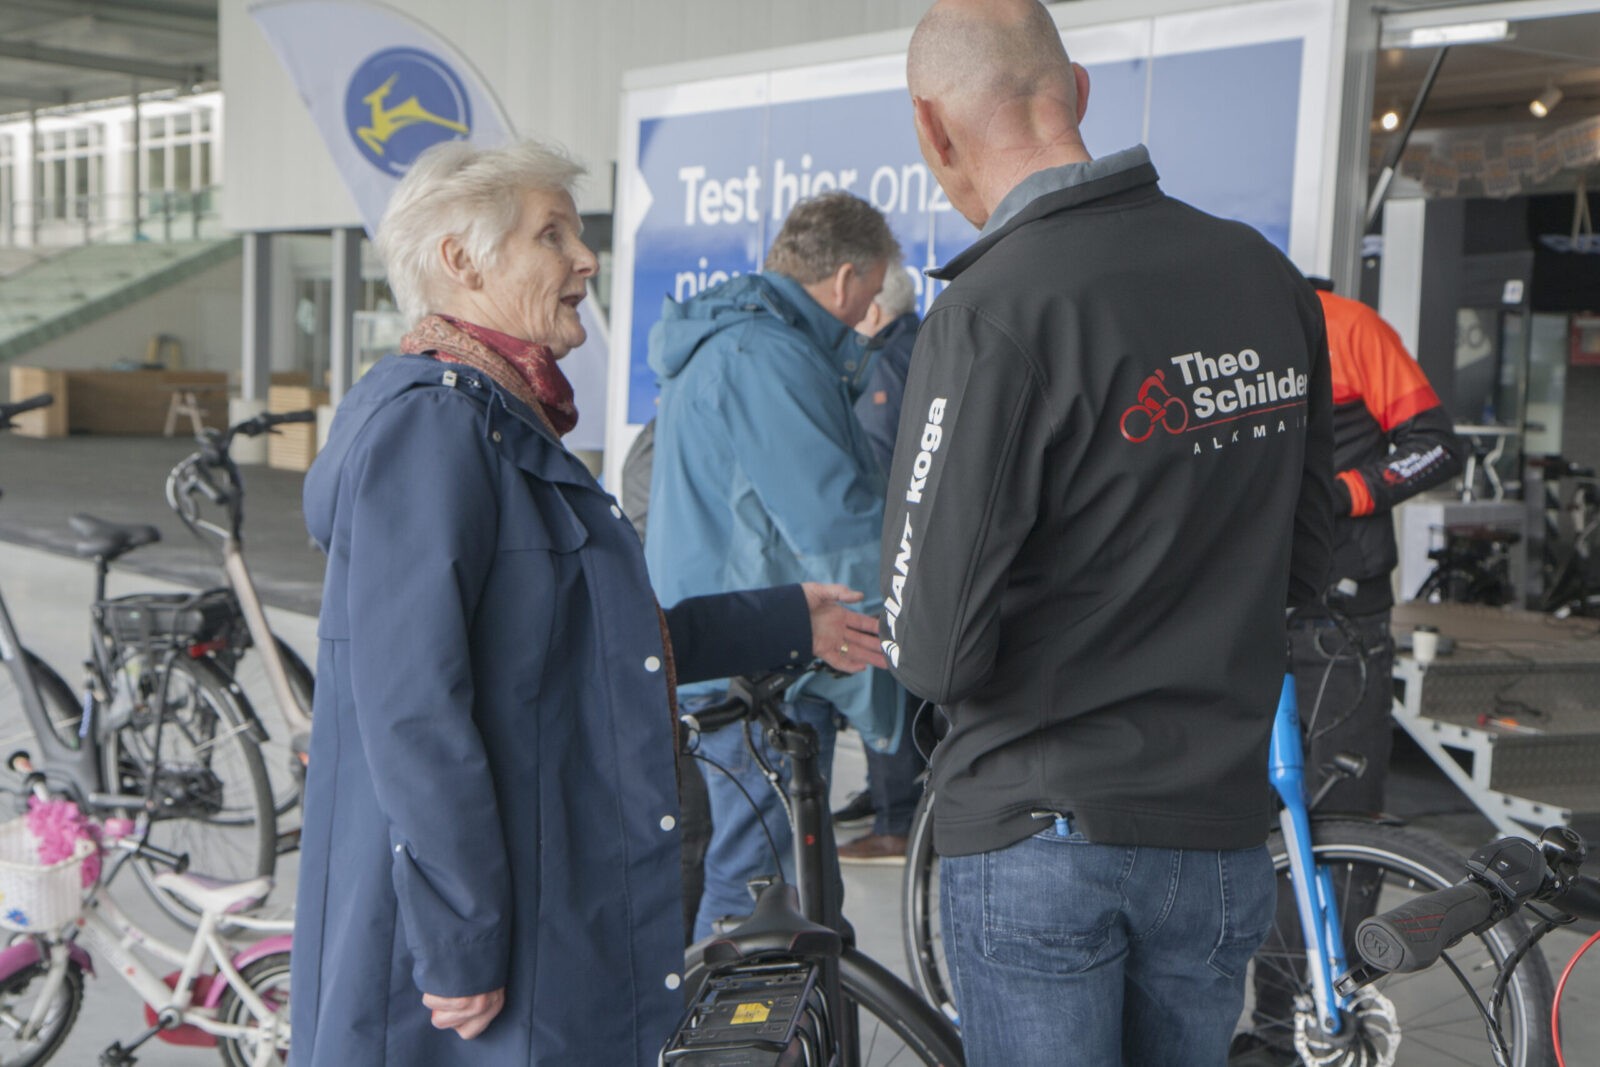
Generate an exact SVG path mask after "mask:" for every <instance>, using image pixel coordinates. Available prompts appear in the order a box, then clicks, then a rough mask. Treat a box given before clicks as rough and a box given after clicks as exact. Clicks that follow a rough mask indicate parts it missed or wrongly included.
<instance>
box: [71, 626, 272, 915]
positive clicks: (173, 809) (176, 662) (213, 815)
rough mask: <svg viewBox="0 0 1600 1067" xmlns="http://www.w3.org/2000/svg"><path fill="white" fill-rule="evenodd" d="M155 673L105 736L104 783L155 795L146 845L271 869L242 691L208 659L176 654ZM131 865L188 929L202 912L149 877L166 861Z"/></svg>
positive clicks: (235, 866)
mask: <svg viewBox="0 0 1600 1067" xmlns="http://www.w3.org/2000/svg"><path fill="white" fill-rule="evenodd" d="M155 673H156V675H157V677H156V678H155V679H154V681H153V683H152V686H151V691H150V700H149V701H148V703H146V704H144V705H142V706H141V707H140V708H138V709H136V710H135V711H134V713H133V715H132V717H131V718H130V719H129V721H128V722H127V724H126V725H124V726H122V727H121V728H120V729H118V730H117V731H116V732H114V733H113V734H111V735H110V737H108V738H107V739H106V741H105V742H104V753H103V756H104V759H105V773H106V780H107V782H108V783H110V784H111V787H112V789H113V790H115V791H116V792H118V793H123V794H126V795H131V796H141V797H145V796H147V797H149V798H151V799H152V800H153V801H154V808H155V811H154V814H153V818H152V823H151V829H150V843H151V844H153V845H157V846H159V847H161V848H164V849H166V850H168V851H170V852H178V853H187V854H188V856H189V861H190V866H191V868H192V869H193V870H194V871H196V872H198V873H201V874H206V875H210V876H212V877H215V878H226V879H230V880H237V879H243V878H255V877H257V876H260V875H270V874H271V873H272V872H273V869H274V867H275V865H276V863H277V833H278V823H277V816H276V813H275V811H274V808H273V803H272V789H271V787H270V785H269V784H268V781H267V770H266V767H265V765H264V764H263V762H262V759H261V748H260V746H259V745H258V744H257V743H256V740H255V738H254V736H252V734H251V732H250V725H251V723H252V721H253V716H252V714H251V712H250V711H249V706H248V704H246V703H245V702H244V697H243V694H242V693H241V692H239V690H238V687H237V686H234V685H232V684H231V683H230V682H229V681H228V680H227V676H226V675H224V674H223V673H222V672H221V671H220V670H219V669H218V668H217V667H216V666H214V665H213V664H212V663H211V662H210V661H208V660H204V659H190V658H189V657H187V656H182V655H180V656H178V657H177V658H175V659H173V660H171V661H170V664H169V665H168V666H167V667H166V668H165V669H164V670H163V669H158V670H157V671H156V672H155ZM163 689H164V690H165V696H164V698H163V697H162V696H161V693H162V691H163ZM133 863H134V869H135V870H137V871H138V872H139V877H140V880H141V881H143V882H144V884H145V887H146V888H147V889H149V890H150V893H151V896H153V897H154V898H155V900H156V903H157V904H159V905H160V906H161V908H162V910H163V911H165V912H167V914H169V915H171V916H172V917H173V918H174V919H176V920H178V921H179V922H181V923H184V924H185V925H191V926H192V925H193V924H194V921H195V919H196V918H198V913H196V912H195V911H193V910H192V909H191V908H190V907H189V906H188V905H187V904H185V903H183V902H182V901H180V900H178V899H177V898H175V897H173V896H171V895H170V894H168V893H166V892H164V891H162V890H159V889H157V888H156V887H155V885H154V883H153V882H152V876H153V875H154V874H156V873H158V872H159V871H160V870H161V868H160V867H158V866H156V865H154V864H153V863H151V862H150V861H147V860H143V859H136V860H134V861H133Z"/></svg>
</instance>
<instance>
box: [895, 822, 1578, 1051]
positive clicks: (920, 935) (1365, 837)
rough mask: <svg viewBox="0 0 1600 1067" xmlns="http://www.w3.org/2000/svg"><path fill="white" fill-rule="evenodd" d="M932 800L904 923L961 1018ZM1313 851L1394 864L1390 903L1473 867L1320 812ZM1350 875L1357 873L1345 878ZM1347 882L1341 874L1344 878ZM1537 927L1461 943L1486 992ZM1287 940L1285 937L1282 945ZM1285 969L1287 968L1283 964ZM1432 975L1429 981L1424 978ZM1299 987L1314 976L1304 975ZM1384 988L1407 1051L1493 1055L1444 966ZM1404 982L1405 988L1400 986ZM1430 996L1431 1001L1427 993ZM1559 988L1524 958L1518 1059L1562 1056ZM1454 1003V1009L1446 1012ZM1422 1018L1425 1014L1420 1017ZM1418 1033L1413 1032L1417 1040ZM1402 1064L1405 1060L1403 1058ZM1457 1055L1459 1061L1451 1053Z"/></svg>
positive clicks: (927, 985)
mask: <svg viewBox="0 0 1600 1067" xmlns="http://www.w3.org/2000/svg"><path fill="white" fill-rule="evenodd" d="M932 800H933V794H932V792H931V791H930V792H929V793H927V794H926V795H925V796H924V797H923V801H922V804H921V805H920V806H919V807H918V809H917V813H916V816H915V817H914V820H913V822H912V830H911V837H910V839H909V841H908V843H907V847H906V870H905V875H904V881H903V883H902V899H903V903H904V906H905V912H904V917H903V919H902V928H903V932H904V939H905V948H906V963H907V967H908V968H909V972H910V974H911V979H912V981H911V984H912V986H913V987H914V988H915V989H916V990H917V992H918V993H919V994H920V995H921V996H922V997H923V998H924V999H926V1000H927V1001H928V1002H929V1003H930V1004H931V1005H933V1006H934V1007H935V1008H937V1009H938V1010H939V1011H940V1012H941V1013H942V1014H944V1015H945V1016H946V1017H947V1018H949V1019H951V1020H952V1021H953V1022H956V1023H958V1024H959V1018H960V1017H959V1013H958V1011H957V1009H956V1006H955V998H954V995H953V992H952V984H951V982H950V979H949V973H948V971H947V970H946V969H945V963H944V956H943V951H942V948H941V935H940V931H939V922H938V891H937V882H938V857H937V856H936V855H934V852H933V834H932V817H931V810H932ZM1312 839H1313V844H1312V852H1313V854H1314V855H1315V857H1316V860H1317V862H1318V863H1319V864H1328V865H1332V866H1335V867H1338V866H1340V865H1341V864H1342V865H1345V866H1349V865H1350V864H1352V863H1354V862H1356V861H1361V862H1363V863H1367V864H1372V865H1375V866H1379V867H1381V868H1382V869H1383V870H1384V874H1385V881H1384V890H1383V895H1382V896H1381V897H1380V905H1379V906H1380V908H1388V907H1392V906H1394V904H1395V903H1398V902H1399V899H1401V897H1402V895H1403V894H1407V893H1410V892H1426V891H1429V890H1432V889H1437V888H1441V887H1443V886H1446V885H1453V884H1455V883H1456V882H1458V881H1460V879H1461V878H1462V877H1463V876H1464V875H1465V873H1466V868H1465V866H1464V863H1463V860H1462V858H1461V857H1460V856H1458V855H1456V854H1455V853H1454V852H1452V851H1451V850H1450V848H1449V847H1448V846H1447V845H1445V844H1444V843H1443V842H1441V841H1439V840H1438V839H1437V838H1435V837H1433V836H1432V835H1431V834H1425V833H1422V832H1420V831H1417V830H1414V829H1406V828H1402V827H1399V826H1393V825H1387V824H1381V823H1370V822H1361V821H1356V820H1347V819H1337V820H1335V819H1329V820H1318V821H1316V822H1314V823H1313V824H1312ZM1271 845H1272V852H1273V864H1274V867H1275V869H1276V870H1277V871H1278V876H1279V877H1280V878H1287V877H1288V858H1287V855H1286V854H1285V853H1284V851H1283V846H1282V842H1281V840H1280V838H1279V837H1278V835H1276V834H1274V835H1273V838H1272V842H1271ZM1345 881H1346V882H1347V881H1348V880H1347V879H1346V880H1345ZM1337 882H1338V880H1337V879H1336V883H1337ZM1526 933H1527V925H1526V924H1525V923H1524V922H1523V921H1522V920H1521V919H1519V918H1516V917H1512V918H1510V919H1507V920H1506V921H1505V922H1502V923H1500V924H1499V925H1498V926H1495V927H1494V928H1492V929H1491V930H1489V931H1487V932H1486V933H1485V934H1483V935H1481V936H1479V937H1476V938H1469V939H1468V940H1467V941H1463V942H1462V945H1461V946H1458V947H1457V948H1456V949H1453V950H1452V954H1453V955H1456V956H1458V957H1459V956H1463V955H1464V956H1467V957H1469V958H1468V959H1467V961H1466V966H1465V968H1464V969H1465V970H1466V971H1467V973H1468V974H1476V975H1477V976H1478V977H1479V978H1480V988H1479V992H1480V996H1486V992H1485V990H1486V988H1487V986H1488V985H1489V984H1490V983H1491V982H1492V980H1493V978H1494V973H1495V972H1494V969H1493V968H1490V969H1488V970H1482V969H1476V968H1475V967H1474V963H1482V962H1485V961H1488V960H1492V961H1494V962H1495V963H1498V962H1499V961H1501V960H1503V959H1504V958H1505V956H1506V954H1507V953H1508V952H1510V951H1511V950H1512V949H1513V948H1514V947H1515V946H1516V945H1517V944H1518V943H1519V942H1520V941H1521V939H1522V937H1524V936H1525V935H1526ZM1275 937H1276V935H1271V936H1269V939H1268V943H1267V944H1266V945H1263V946H1262V949H1261V950H1260V951H1259V952H1258V953H1257V958H1256V960H1253V961H1252V962H1251V966H1250V973H1249V976H1248V977H1247V980H1246V989H1247V990H1249V991H1250V995H1252V996H1253V991H1254V987H1255V981H1254V975H1255V971H1256V968H1257V967H1258V966H1260V965H1261V963H1260V962H1259V961H1261V960H1262V959H1269V960H1270V959H1271V958H1272V956H1273V953H1274V951H1278V952H1279V954H1280V955H1281V954H1282V952H1281V948H1279V949H1276V950H1275V947H1274V944H1273V942H1274V938H1275ZM1279 944H1280V945H1281V942H1280V943H1279ZM1277 969H1278V971H1279V973H1283V969H1282V968H1281V967H1278V968H1277ZM1424 978H1426V982H1424V981H1422V979H1424ZM1295 984H1296V987H1297V991H1299V988H1298V987H1299V986H1301V985H1303V984H1304V983H1301V982H1299V981H1298V980H1297V981H1296V983H1295ZM1374 986H1375V987H1376V988H1377V989H1378V990H1379V992H1381V993H1383V994H1384V995H1385V996H1390V997H1391V999H1393V996H1392V995H1391V991H1396V992H1397V993H1398V989H1404V990H1405V992H1404V993H1400V994H1398V995H1400V996H1401V1000H1400V1002H1399V1004H1398V1005H1397V1011H1399V1012H1400V1016H1399V1024H1400V1050H1401V1052H1402V1054H1403V1052H1404V1049H1405V1048H1406V1047H1408V1046H1407V1045H1406V1042H1407V1041H1408V1040H1409V1041H1410V1042H1411V1043H1412V1045H1413V1046H1415V1047H1424V1046H1426V1047H1429V1048H1442V1049H1443V1051H1444V1053H1445V1055H1447V1056H1448V1055H1457V1056H1460V1057H1461V1060H1460V1062H1474V1063H1475V1062H1488V1060H1487V1058H1486V1057H1487V1053H1488V1048H1487V1044H1488V1038H1487V1035H1486V1033H1485V1030H1484V1026H1483V1022H1482V1020H1481V1018H1479V1016H1478V1014H1477V1012H1476V1010H1475V1009H1474V1008H1473V1007H1472V1005H1471V1004H1470V1002H1469V1001H1467V1000H1466V999H1465V995H1464V993H1463V991H1462V990H1461V988H1460V986H1459V985H1458V984H1457V983H1456V980H1455V979H1454V978H1453V977H1452V976H1451V975H1450V974H1449V973H1448V971H1446V970H1445V969H1444V968H1442V967H1440V968H1435V969H1434V970H1433V971H1431V972H1424V974H1423V975H1393V976H1390V977H1389V978H1387V979H1383V980H1381V981H1379V982H1377V983H1374ZM1397 987H1398V989H1397ZM1424 995H1426V996H1427V998H1428V999H1426V1000H1424V999H1422V997H1423V996H1424ZM1553 997H1554V987H1553V984H1552V982H1551V979H1550V972H1549V969H1548V968H1547V967H1546V965H1545V961H1544V958H1543V956H1542V955H1541V954H1540V953H1538V952H1537V951H1534V952H1530V953H1529V954H1528V957H1527V958H1525V959H1524V960H1523V961H1522V962H1521V964H1519V965H1518V967H1517V969H1516V971H1515V973H1514V975H1513V977H1512V979H1511V981H1510V982H1509V983H1508V987H1507V993H1506V999H1505V1011H1506V1012H1507V1013H1508V1015H1509V1020H1510V1030H1509V1032H1508V1034H1507V1037H1508V1040H1509V1041H1510V1042H1511V1045H1512V1064H1513V1067H1543V1065H1544V1064H1546V1063H1547V1062H1551V1061H1550V1057H1551V1056H1552V1055H1553V1047H1552V1045H1551V1042H1550V1032H1549V1027H1548V1025H1547V1020H1548V1019H1549V1014H1550V1003H1551V1000H1552V999H1553ZM1443 1009H1448V1010H1443ZM1419 1020H1420V1021H1419ZM1241 1022H1242V1024H1243V1026H1242V1029H1241V1031H1240V1032H1241V1033H1252V1034H1255V1035H1256V1036H1258V1037H1260V1038H1261V1039H1263V1040H1264V1041H1266V1042H1268V1043H1269V1044H1274V1045H1277V1046H1279V1047H1282V1044H1283V1043H1282V1041H1281V1040H1280V1039H1281V1038H1284V1037H1286V1036H1288V1034H1289V1033H1292V1026H1286V1025H1285V1023H1284V1022H1283V1021H1280V1022H1278V1023H1276V1024H1274V1023H1272V1022H1271V1021H1268V1022H1267V1023H1265V1024H1261V1025H1258V1024H1257V1022H1256V1020H1254V1019H1253V1018H1252V1011H1251V1006H1250V1005H1248V1004H1247V1007H1246V1011H1245V1015H1244V1017H1243V1019H1242V1020H1241ZM1408 1033H1409V1035H1410V1036H1409V1038H1408V1036H1407V1035H1408ZM1399 1062H1401V1063H1404V1062H1405V1060H1404V1059H1403V1058H1402V1059H1401V1060H1400V1061H1399ZM1449 1062H1456V1061H1454V1060H1450V1061H1449ZM1340 1063H1341V1061H1340V1060H1338V1059H1332V1060H1329V1061H1327V1065H1326V1067H1335V1065H1339V1064H1340Z"/></svg>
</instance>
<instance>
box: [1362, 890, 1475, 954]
mask: <svg viewBox="0 0 1600 1067" xmlns="http://www.w3.org/2000/svg"><path fill="white" fill-rule="evenodd" d="M1496 904H1497V898H1496V896H1495V894H1494V893H1493V892H1491V891H1490V890H1489V889H1488V887H1486V886H1484V885H1481V884H1479V883H1477V882H1472V881H1468V882H1462V883H1460V884H1459V885H1453V886H1450V887H1449V888H1448V889H1439V890H1435V891H1434V892H1432V893H1425V894H1423V895H1422V896H1420V897H1417V898H1416V899H1415V900H1411V901H1407V902H1406V903H1405V904H1402V905H1400V907H1398V908H1395V909H1393V910H1391V911H1386V912H1384V913H1383V914H1382V915H1374V916H1373V917H1372V918H1370V919H1364V920H1362V922H1361V925H1360V926H1358V927H1356V949H1357V951H1359V952H1360V953H1361V958H1362V959H1364V960H1366V961H1367V962H1368V963H1370V964H1372V966H1374V967H1377V968H1379V969H1380V970H1383V971H1389V972H1393V973H1400V974H1407V973H1410V972H1412V971H1420V970H1423V969H1425V968H1427V967H1430V966H1432V965H1433V964H1434V963H1436V962H1437V961H1438V959H1439V956H1440V954H1441V953H1443V952H1444V950H1445V949H1447V948H1449V947H1450V946H1451V945H1454V944H1455V943H1456V942H1457V941H1459V940H1460V939H1461V938H1463V937H1465V936H1466V935H1467V934H1469V933H1472V932H1473V931H1474V930H1477V929H1480V928H1481V927H1483V926H1486V925H1488V924H1489V923H1490V922H1491V921H1493V919H1494V917H1495V910H1496Z"/></svg>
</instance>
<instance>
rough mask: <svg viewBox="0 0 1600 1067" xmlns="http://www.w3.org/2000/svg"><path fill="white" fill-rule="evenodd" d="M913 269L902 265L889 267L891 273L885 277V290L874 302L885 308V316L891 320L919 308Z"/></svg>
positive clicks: (879, 293)
mask: <svg viewBox="0 0 1600 1067" xmlns="http://www.w3.org/2000/svg"><path fill="white" fill-rule="evenodd" d="M914 269H915V268H913V267H907V266H905V265H904V264H901V263H893V264H890V266H889V272H888V273H887V274H885V275H884V276H883V288H882V289H880V290H879V291H878V295H877V296H875V297H873V298H872V302H873V303H875V304H877V305H878V306H879V307H881V308H883V310H884V314H886V315H888V316H889V318H890V319H891V320H893V319H898V318H899V317H900V316H901V315H904V314H905V313H906V312H908V311H910V310H912V309H913V308H915V307H916V306H917V289H916V286H915V285H913V284H912V282H911V271H912V270H914Z"/></svg>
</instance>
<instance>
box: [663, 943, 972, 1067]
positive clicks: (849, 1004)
mask: <svg viewBox="0 0 1600 1067" xmlns="http://www.w3.org/2000/svg"><path fill="white" fill-rule="evenodd" d="M690 953H691V961H693V962H691V964H690V966H689V968H688V973H687V974H685V976H684V979H685V980H684V988H686V989H690V990H697V989H699V988H700V986H701V984H702V983H703V982H704V981H705V976H706V975H705V972H706V968H705V967H704V965H703V964H701V963H699V962H697V961H696V960H697V958H696V956H695V954H694V950H693V949H692V948H691V950H690ZM839 987H840V990H841V991H842V992H843V994H844V1002H845V1010H846V1011H848V1012H851V1013H852V1018H853V1019H854V1020H855V1027H854V1032H855V1040H854V1041H851V1042H849V1044H848V1047H845V1048H840V1049H838V1050H837V1051H838V1053H839V1056H838V1059H837V1060H828V1061H826V1062H831V1063H837V1064H838V1065H839V1067H890V1065H891V1064H909V1063H920V1064H924V1065H926V1067H964V1064H965V1063H966V1060H965V1057H964V1056H963V1054H962V1051H961V1035H960V1033H959V1032H958V1031H957V1030H956V1028H955V1027H954V1026H952V1025H951V1024H950V1022H949V1020H947V1019H944V1018H942V1017H941V1016H940V1015H939V1013H938V1012H936V1011H934V1010H933V1008H931V1007H930V1006H929V1005H928V1003H927V1002H926V1001H924V1000H923V999H922V998H920V997H918V996H917V993H916V990H914V989H912V988H911V987H910V986H908V985H906V983H904V982H902V981H901V980H900V979H898V978H896V977H895V976H894V975H893V974H892V973H891V972H890V971H888V970H887V969H885V968H884V966H883V965H882V964H880V963H878V962H877V961H876V960H874V959H871V958H870V957H868V956H866V955H864V954H863V953H862V952H861V951H860V950H859V949H856V948H846V949H845V950H844V952H843V953H842V954H841V956H840V957H839ZM838 1029H839V1028H838V1027H835V1030H836V1031H837V1030H838Z"/></svg>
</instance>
